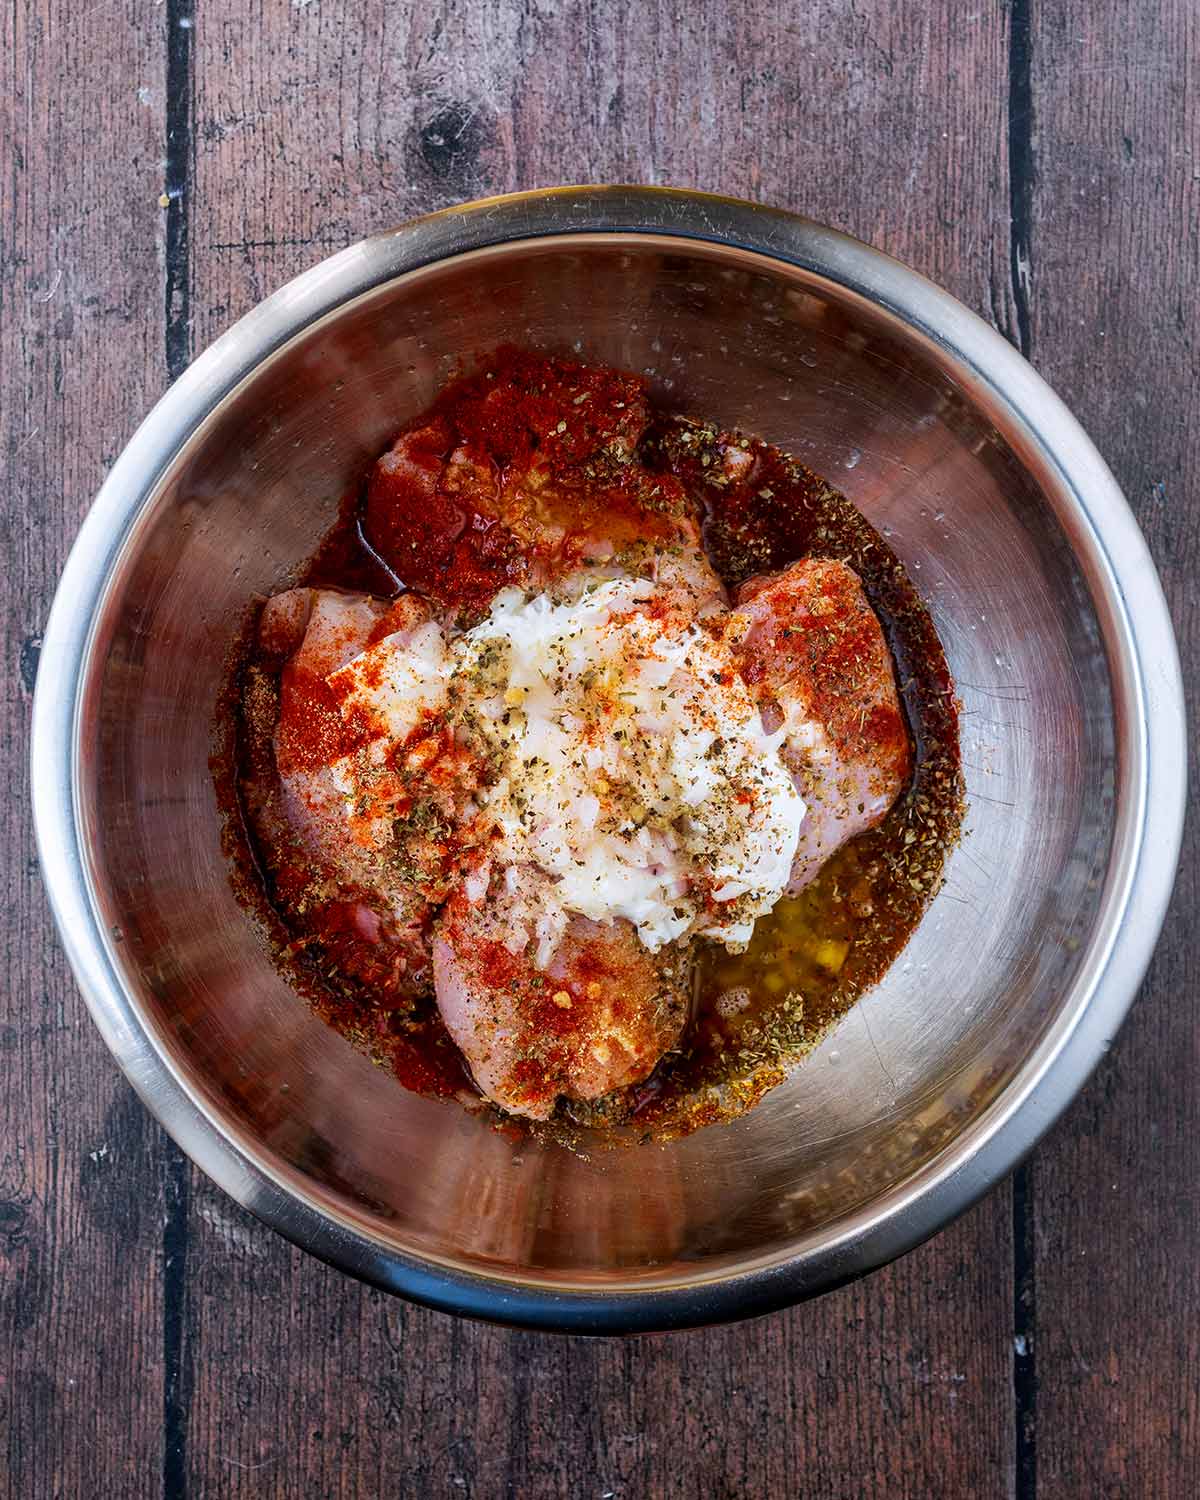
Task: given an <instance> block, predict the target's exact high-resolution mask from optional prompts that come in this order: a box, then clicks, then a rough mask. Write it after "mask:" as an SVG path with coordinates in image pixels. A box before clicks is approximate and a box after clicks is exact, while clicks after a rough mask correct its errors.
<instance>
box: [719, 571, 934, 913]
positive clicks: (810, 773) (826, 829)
mask: <svg viewBox="0 0 1200 1500" xmlns="http://www.w3.org/2000/svg"><path fill="white" fill-rule="evenodd" d="M725 629H726V632H727V634H728V637H729V640H730V642H731V643H732V644H733V647H734V651H735V654H736V655H737V656H738V658H739V659H740V662H741V671H742V677H743V679H744V680H745V681H746V683H747V684H748V685H749V686H750V688H751V690H752V691H753V692H755V693H756V694H757V696H758V701H759V705H760V708H761V711H762V714H763V721H764V724H765V726H766V727H767V728H768V729H772V728H774V727H775V725H776V724H780V723H782V724H784V726H785V738H784V744H783V750H782V754H783V759H784V761H785V762H786V764H787V765H788V767H789V769H790V770H791V771H792V773H793V775H794V777H795V778H796V783H797V786H798V788H799V790H800V793H801V795H802V796H803V797H804V799H805V801H806V802H807V804H808V813H807V816H806V817H805V819H804V822H803V823H802V825H801V828H800V842H799V845H798V847H797V850H796V855H795V858H794V861H793V864H792V878H791V881H790V883H789V885H788V891H789V893H792V894H794V893H795V892H796V891H799V890H802V889H803V887H804V886H806V885H807V884H808V883H809V881H811V880H813V879H814V878H815V877H816V875H817V873H818V871H819V870H820V868H821V866H822V865H823V864H824V863H825V861H826V860H827V859H828V858H829V857H830V855H831V854H833V853H834V851H835V850H836V849H838V848H840V847H841V845H842V844H844V843H845V842H846V841H847V840H848V839H852V838H854V837H855V835H856V834H859V833H862V832H864V831H865V830H866V829H868V828H873V827H874V826H875V825H876V824H877V823H879V822H880V821H881V820H882V819H883V818H884V817H885V816H886V815H887V812H888V810H889V808H890V807H891V806H892V803H893V802H895V800H896V797H897V796H898V794H899V792H900V789H901V787H902V786H903V785H904V783H905V781H906V780H907V779H908V776H909V774H910V772H911V770H912V747H911V744H910V742H909V737H908V730H907V728H906V726H905V722H904V714H903V712H902V711H901V708H900V699H899V695H898V693H897V691H896V678H895V673H894V671H893V668H892V658H891V653H890V652H889V651H888V647H887V642H886V641H885V640H884V637H883V630H882V628H881V626H880V624H879V620H878V618H877V616H876V614H875V611H874V610H873V609H872V608H871V606H870V604H869V603H868V602H867V597H866V595H865V594H864V593H863V589H862V584H861V583H860V582H859V579H858V575H857V574H856V573H855V572H854V571H853V569H851V568H848V567H847V566H846V564H845V563H841V562H834V561H830V560H828V559H825V558H815V557H814V558H805V559H804V560H803V561H802V562H798V563H793V564H792V566H791V567H790V568H785V569H784V570H783V571H782V572H781V573H776V574H773V575H771V576H769V577H765V578H752V579H749V580H748V581H747V582H746V583H744V584H743V585H742V586H741V588H740V589H738V591H737V595H736V598H735V608H734V609H733V610H732V611H731V612H730V614H729V616H728V617H727V620H726V622H725Z"/></svg>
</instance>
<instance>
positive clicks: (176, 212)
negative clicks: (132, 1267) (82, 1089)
mask: <svg viewBox="0 0 1200 1500" xmlns="http://www.w3.org/2000/svg"><path fill="white" fill-rule="evenodd" d="M193 4H194V0H167V4H166V7H165V25H166V154H165V159H166V186H165V192H166V195H167V198H168V199H169V203H168V206H167V235H166V255H165V265H164V277H163V298H164V314H165V322H164V329H165V336H164V353H165V356H166V366H167V377H168V379H169V380H172V381H174V380H177V379H178V378H179V376H180V375H182V374H183V372H184V370H185V369H186V368H187V366H188V362H189V360H190V359H191V351H192V330H191V257H190V246H191V199H192V160H193V155H192V101H193V90H194V82H193V76H192V35H193V30H194V27H195V14H194V10H193ZM163 1149H164V1162H163V1198H164V1210H165V1211H164V1215H163V1231H162V1266H163V1300H162V1310H163V1330H162V1339H163V1445H162V1492H163V1500H184V1497H185V1496H186V1494H187V1429H188V1387H189V1384H190V1382H188V1380H187V1379H186V1353H187V1315H188V1314H187V1302H188V1287H187V1264H188V1216H189V1211H190V1193H189V1173H190V1171H191V1168H190V1165H189V1163H188V1159H187V1157H186V1156H185V1155H184V1154H183V1152H182V1151H180V1150H179V1148H178V1147H177V1146H176V1145H175V1144H174V1142H173V1141H166V1142H164V1148H163Z"/></svg>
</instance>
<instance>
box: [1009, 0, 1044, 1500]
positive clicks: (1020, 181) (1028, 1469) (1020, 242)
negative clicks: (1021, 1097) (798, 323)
mask: <svg viewBox="0 0 1200 1500" xmlns="http://www.w3.org/2000/svg"><path fill="white" fill-rule="evenodd" d="M1031 5H1032V0H1010V5H1009V16H1008V122H1007V123H1008V204H1009V231H1008V249H1009V282H1010V287H1009V291H1010V295H1011V297H1012V308H1013V320H1014V326H1012V327H1010V328H1009V329H1008V337H1009V339H1010V340H1011V342H1012V343H1014V344H1015V345H1016V346H1017V348H1018V349H1019V350H1020V351H1021V353H1022V354H1023V355H1024V356H1025V358H1026V359H1028V358H1030V355H1031V352H1032V344H1033V340H1032V332H1031V318H1030V307H1031V302H1032V296H1033V284H1032V269H1033V260H1032V253H1033V247H1032V229H1033V208H1034V185H1035V179H1034V158H1033V67H1032V60H1033V16H1032V8H1031ZM1011 1192H1012V1271H1013V1355H1012V1361H1013V1364H1012V1378H1013V1429H1014V1430H1013V1493H1014V1495H1015V1497H1016V1500H1037V1363H1036V1361H1037V1280H1036V1274H1037V1253H1036V1247H1035V1240H1034V1231H1035V1223H1036V1220H1035V1199H1036V1194H1035V1177H1034V1170H1033V1165H1032V1163H1031V1162H1024V1163H1022V1164H1021V1166H1019V1167H1018V1168H1017V1170H1016V1171H1015V1172H1014V1173H1013V1177H1012V1186H1011Z"/></svg>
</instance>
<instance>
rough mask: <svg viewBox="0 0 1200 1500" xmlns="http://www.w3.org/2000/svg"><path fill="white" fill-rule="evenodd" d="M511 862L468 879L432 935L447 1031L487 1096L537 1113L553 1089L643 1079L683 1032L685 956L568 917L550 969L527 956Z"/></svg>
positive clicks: (595, 1093)
mask: <svg viewBox="0 0 1200 1500" xmlns="http://www.w3.org/2000/svg"><path fill="white" fill-rule="evenodd" d="M544 883H545V877H544V876H542V875H541V874H539V873H538V872H537V871H536V870H533V869H530V868H529V867H524V868H517V867H510V868H509V869H508V870H507V871H506V872H505V873H504V874H503V875H501V876H497V877H494V878H493V879H492V880H491V881H490V883H489V884H488V887H487V890H486V891H483V890H480V889H478V887H477V886H476V888H475V889H472V890H471V895H473V896H474V898H475V899H474V900H472V899H471V896H470V895H468V890H469V889H471V885H472V883H471V882H468V883H467V885H466V886H464V887H463V888H461V889H460V890H458V891H457V892H456V893H455V894H454V895H453V896H451V898H450V900H449V901H448V902H447V903H446V905H445V907H444V908H443V910H442V914H441V917H440V918H439V920H438V923H437V926H436V928H435V931H434V940H433V975H434V983H435V985H436V988H437V998H438V1006H439V1008H440V1010H441V1013H442V1019H443V1020H444V1021H445V1023H446V1028H447V1030H448V1031H449V1032H450V1035H451V1036H452V1037H453V1038H454V1040H455V1041H456V1042H457V1043H458V1046H459V1047H460V1048H461V1050H462V1052H463V1055H464V1056H465V1057H466V1059H467V1061H468V1063H469V1064H470V1067H471V1072H472V1074H473V1075H474V1078H475V1081H476V1083H478V1085H479V1087H480V1088H481V1089H482V1091H483V1092H484V1093H485V1094H486V1095H487V1096H488V1098H489V1099H493V1100H495V1102H496V1103H497V1104H500V1105H502V1106H503V1107H504V1108H505V1109H507V1110H508V1111H509V1112H510V1113H512V1114H519V1115H525V1116H526V1117H528V1118H530V1119H535V1120H544V1119H546V1118H548V1116H549V1115H550V1114H551V1112H552V1111H553V1109H554V1105H555V1101H556V1100H557V1099H558V1098H560V1097H565V1098H568V1099H599V1098H602V1097H603V1096H604V1095H606V1094H611V1093H612V1092H613V1091H614V1090H615V1089H619V1088H624V1087H626V1086H627V1085H629V1084H632V1083H639V1082H641V1080H642V1079H644V1078H645V1077H646V1076H647V1075H648V1074H649V1073H650V1072H651V1071H652V1070H653V1069H654V1067H655V1065H656V1064H657V1063H658V1061H659V1060H660V1058H661V1057H662V1056H663V1054H664V1053H665V1052H666V1051H668V1050H669V1049H670V1048H671V1047H672V1046H673V1045H674V1044H675V1042H676V1041H678V1039H679V1034H680V1032H681V1031H682V1029H683V1023H684V1021H685V1019H686V1017H687V998H686V996H687V972H688V965H687V961H686V955H685V954H684V953H683V952H681V951H680V950H678V949H670V950H664V951H663V952H662V953H659V954H657V955H653V956H652V955H651V954H650V953H649V952H647V950H646V949H645V948H644V947H643V946H642V944H641V943H640V942H639V941H638V938H637V934H636V933H635V931H634V929H633V928H632V927H631V926H630V925H629V923H628V922H624V921H617V922H613V923H600V922H591V921H588V920H587V919H586V918H584V917H578V916H577V917H573V918H572V919H571V921H570V923H569V925H568V927H567V930H566V933H565V935H564V936H563V939H562V941H561V942H560V943H559V945H558V948H557V950H556V952H555V955H554V957H553V959H552V960H551V962H550V964H549V966H548V967H547V968H546V969H544V970H541V969H538V968H537V967H536V966H535V964H534V962H533V957H532V950H533V948H534V947H535V945H536V937H535V934H534V930H533V929H534V925H535V922H536V915H535V914H536V910H537V887H538V885H539V884H544Z"/></svg>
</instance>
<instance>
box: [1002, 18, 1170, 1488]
mask: <svg viewBox="0 0 1200 1500" xmlns="http://www.w3.org/2000/svg"><path fill="white" fill-rule="evenodd" d="M1054 12H1055V13H1054V15H1053V17H1052V18H1048V19H1047V23H1046V25H1045V26H1044V28H1043V29H1042V30H1041V31H1040V32H1039V35H1038V36H1037V39H1036V42H1035V46H1034V48H1033V50H1032V56H1031V63H1032V74H1033V83H1034V91H1033V103H1034V116H1033V124H1034V139H1035V142H1036V154H1035V166H1036V174H1037V190H1036V194H1035V198H1034V213H1033V218H1032V224H1031V232H1030V268H1031V269H1030V276H1031V284H1032V297H1031V307H1032V340H1033V358H1034V362H1035V363H1036V364H1037V365H1038V366H1039V368H1040V369H1041V370H1042V371H1043V372H1044V373H1045V375H1046V376H1047V378H1048V379H1049V380H1050V381H1051V382H1052V383H1053V384H1055V385H1056V386H1057V387H1058V388H1059V389H1060V390H1062V391H1064V392H1068V393H1069V394H1070V399H1071V401H1072V404H1073V406H1074V408H1075V410H1076V413H1077V414H1078V416H1079V417H1080V419H1081V420H1082V422H1083V423H1084V425H1085V426H1086V427H1087V428H1088V429H1089V431H1090V432H1091V434H1092V436H1093V437H1094V438H1095V440H1096V442H1097V443H1098V445H1099V447H1100V450H1101V452H1102V453H1103V454H1104V455H1105V457H1106V458H1107V459H1108V461H1109V463H1110V464H1111V465H1112V467H1113V470H1114V472H1115V473H1116V475H1117V477H1118V479H1119V480H1120V481H1121V483H1122V486H1123V487H1124V490H1125V493H1126V495H1127V496H1128V497H1129V500H1130V502H1131V503H1132V504H1133V506H1134V508H1135V510H1136V512H1137V515H1138V519H1139V520H1140V522H1141V524H1142V527H1143V529H1144V530H1145V533H1146V536H1147V539H1148V541H1149V543H1150V546H1151V549H1152V550H1153V552H1154V555H1155V558H1156V560H1157V562H1158V565H1159V569H1160V574H1161V577H1162V580H1163V585H1164V588H1165V590H1166V593H1167V598H1168V602H1169V604H1170V606H1171V610H1172V614H1173V616H1174V619H1175V624H1176V629H1177V631H1178V632H1179V635H1180V640H1181V644H1183V646H1184V650H1185V664H1186V666H1188V667H1190V671H1189V677H1190V686H1191V688H1192V690H1193V692H1194V690H1195V687H1196V665H1197V656H1196V649H1197V645H1198V644H1200V593H1198V592H1197V587H1196V578H1197V570H1198V566H1200V496H1198V494H1197V490H1196V475H1197V473H1198V472H1200V341H1198V323H1197V315H1196V309H1197V305H1198V300H1200V261H1198V252H1197V240H1196V234H1197V226H1198V224H1200V107H1198V103H1197V97H1196V79H1197V77H1198V76H1200V12H1198V11H1197V7H1196V6H1195V5H1180V6H1165V7H1164V6H1146V7H1136V6H1134V7H1126V6H1119V5H1115V4H1106V5H1102V6H1096V5H1094V4H1092V3H1090V0H1069V3H1065V4H1063V5H1060V6H1056V7H1054ZM1189 647H1190V649H1189ZM1194 712H1195V704H1194V700H1193V714H1194ZM1195 747H1196V739H1195V736H1194V735H1193V736H1192V764H1191V776H1192V785H1193V786H1196V785H1197V773H1198V771H1200V767H1198V765H1197V761H1196V756H1195ZM1198 872H1200V851H1198V849H1197V843H1196V828H1195V820H1194V819H1193V820H1192V824H1191V828H1190V830H1189V833H1188V838H1187V844H1186V847H1185V851H1184V859H1183V865H1182V870H1181V874H1180V880H1179V885H1178V887H1177V889H1176V893H1175V903H1174V909H1173V915H1172V917H1171V919H1170V920H1169V922H1168V925H1167V928H1166V931H1165V933H1164V936H1163V941H1162V943H1161V945H1160V947H1159V949H1158V953H1157V955H1156V958H1155V960H1154V963H1153V965H1152V967H1151V969H1150V973H1149V975H1148V978H1147V981H1146V983H1145V985H1144V986H1143V989H1142V993H1141V996H1140V998H1139V1000H1138V1003H1137V1005H1136V1007H1135V1008H1134V1011H1133V1014H1132V1016H1131V1018H1130V1020H1129V1022H1128V1024H1127V1025H1126V1027H1125V1029H1124V1031H1123V1032H1122V1033H1121V1035H1120V1037H1119V1038H1118V1040H1117V1044H1116V1046H1115V1047H1114V1049H1113V1051H1112V1052H1111V1053H1110V1054H1109V1056H1108V1057H1107V1058H1106V1059H1105V1061H1104V1063H1103V1065H1102V1066H1101V1068H1100V1069H1099V1072H1098V1073H1097V1075H1096V1077H1095V1078H1094V1079H1093V1080H1092V1082H1091V1084H1090V1086H1089V1087H1088V1089H1087V1090H1086V1091H1085V1093H1084V1094H1083V1096H1082V1098H1081V1099H1080V1100H1079V1101H1078V1102H1077V1103H1076V1105H1075V1107H1074V1108H1073V1109H1072V1111H1071V1112H1070V1114H1069V1116H1068V1118H1067V1120H1066V1121H1065V1122H1064V1124H1063V1125H1062V1127H1061V1128H1060V1129H1059V1130H1058V1131H1057V1132H1056V1133H1055V1134H1054V1135H1053V1136H1052V1137H1051V1138H1050V1139H1049V1140H1048V1141H1047V1142H1046V1144H1045V1146H1044V1147H1043V1149H1042V1150H1041V1151H1040V1152H1039V1153H1038V1156H1037V1158H1036V1160H1035V1162H1034V1166H1033V1173H1034V1184H1035V1191H1034V1230H1035V1236H1034V1238H1035V1244H1036V1257H1035V1263H1034V1267H1035V1276H1036V1300H1037V1368H1038V1372H1039V1375H1040V1381H1039V1389H1038V1392H1037V1418H1038V1421H1037V1449H1036V1465H1037V1470H1038V1477H1039V1481H1040V1484H1041V1488H1042V1490H1043V1492H1044V1493H1045V1494H1049V1495H1055V1494H1061V1493H1070V1494H1081V1495H1083V1494H1086V1495H1089V1496H1092V1495H1094V1496H1106V1497H1107V1496H1114V1497H1115V1496H1127V1495H1147V1496H1149V1495H1155V1496H1158V1495H1162V1496H1185V1495H1188V1496H1190V1495H1197V1494H1200V1275H1198V1274H1197V1255H1196V1246H1197V1243H1200V1195H1198V1182H1200V1147H1198V1145H1197V1142H1198V1141H1200V1033H1198V1031H1197V1026H1196V1012H1195V1005H1196V997H1197V995H1198V994H1200V964H1198V962H1197V959H1198V957H1200V947H1198V945H1197V942H1196V937H1195V913H1196V910H1197V904H1198V902H1200V890H1198V888H1197V874H1198ZM1099 1226H1103V1228H1102V1229H1101V1228H1099Z"/></svg>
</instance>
